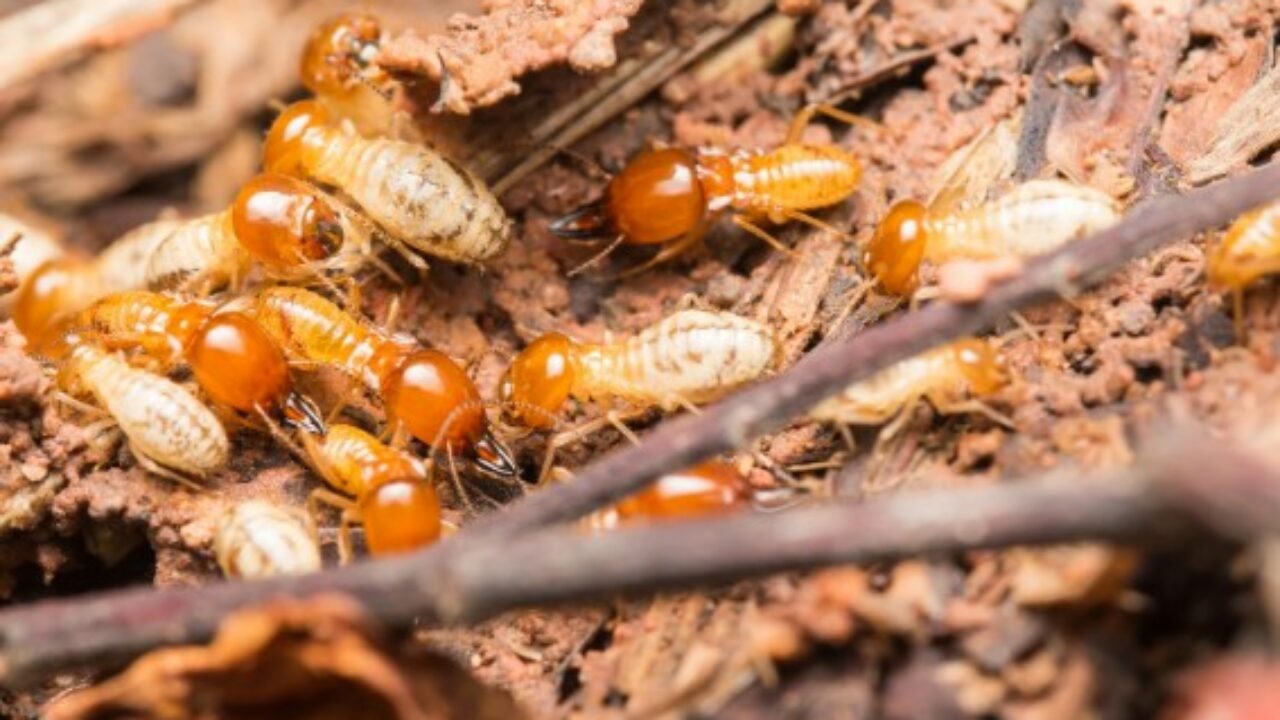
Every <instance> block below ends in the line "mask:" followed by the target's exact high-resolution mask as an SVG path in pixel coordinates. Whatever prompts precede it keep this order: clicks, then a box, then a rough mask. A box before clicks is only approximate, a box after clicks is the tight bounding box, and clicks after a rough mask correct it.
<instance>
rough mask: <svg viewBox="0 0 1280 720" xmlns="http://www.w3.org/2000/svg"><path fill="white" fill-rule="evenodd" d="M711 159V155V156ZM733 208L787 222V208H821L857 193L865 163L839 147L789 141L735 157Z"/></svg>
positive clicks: (779, 221)
mask: <svg viewBox="0 0 1280 720" xmlns="http://www.w3.org/2000/svg"><path fill="white" fill-rule="evenodd" d="M708 157H709V156H708ZM730 162H731V163H732V168H733V170H732V172H733V180H734V182H733V186H734V193H733V206H734V207H735V208H737V209H739V210H741V211H743V212H746V213H748V214H749V215H753V216H757V217H766V218H768V219H769V220H770V221H771V222H774V223H783V222H786V221H787V220H788V219H790V218H789V217H788V216H787V215H786V213H785V211H786V210H816V209H819V208H824V207H828V206H830V205H835V204H836V203H838V202H840V201H842V200H844V199H845V198H847V197H849V195H851V194H853V192H854V190H855V189H856V188H857V187H858V182H859V180H861V178H862V166H861V163H859V162H858V160H857V158H855V157H853V155H852V154H850V153H849V152H848V151H847V150H844V149H843V148H840V147H837V146H834V145H800V144H795V145H784V146H782V147H779V148H776V149H773V150H767V151H739V152H737V153H734V155H733V156H731V161H730Z"/></svg>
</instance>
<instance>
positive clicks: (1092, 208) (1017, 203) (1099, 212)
mask: <svg viewBox="0 0 1280 720" xmlns="http://www.w3.org/2000/svg"><path fill="white" fill-rule="evenodd" d="M1119 219H1120V211H1119V208H1118V207H1117V205H1116V202H1115V201H1114V200H1113V199H1112V198H1111V196H1109V195H1107V194H1106V193H1103V192H1100V191H1098V190H1094V189H1093V188H1090V187H1086V186H1083V185H1076V184H1073V183H1067V182H1062V181H1060V180H1032V181H1030V182H1026V183H1023V184H1022V185H1019V186H1018V187H1016V188H1014V189H1013V190H1010V191H1009V192H1008V193H1006V194H1005V195H1003V196H1001V197H1000V198H999V199H997V200H995V201H994V202H991V203H988V204H985V205H980V206H978V207H975V208H969V209H966V210H959V211H957V212H954V213H949V214H946V215H943V216H940V217H930V218H929V219H928V220H926V227H927V229H928V232H929V235H930V240H929V242H928V243H927V244H926V245H925V251H924V256H925V258H926V259H928V260H932V261H934V262H945V261H947V260H952V259H958V258H972V259H982V258H998V257H1009V256H1015V257H1032V256H1035V255H1042V254H1044V253H1047V252H1049V251H1051V250H1055V249H1057V248H1058V247H1059V246H1061V245H1062V244H1063V243H1065V242H1068V241H1070V240H1074V239H1075V238H1078V237H1082V236H1084V235H1088V234H1090V233H1094V232H1097V231H1099V230H1102V229H1104V228H1107V227H1110V226H1111V225H1113V224H1115V222H1116V221H1117V220H1119Z"/></svg>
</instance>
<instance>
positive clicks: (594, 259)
mask: <svg viewBox="0 0 1280 720" xmlns="http://www.w3.org/2000/svg"><path fill="white" fill-rule="evenodd" d="M626 237H627V236H626V235H619V236H618V237H616V238H614V239H613V240H612V241H611V242H610V243H609V244H608V245H605V247H604V249H603V250H601V251H600V252H598V253H596V254H595V255H592V256H591V257H589V258H587V259H586V260H584V261H583V262H581V263H579V264H578V266H577V267H575V268H573V269H572V270H570V271H569V272H567V273H565V277H573V276H575V275H577V274H579V273H581V272H582V271H583V270H586V269H587V268H589V267H591V266H593V265H595V264H597V263H599V262H600V261H601V260H604V259H605V258H607V257H609V256H610V255H611V254H613V251H614V250H617V249H618V246H619V245H621V244H622V241H623V240H625V239H626Z"/></svg>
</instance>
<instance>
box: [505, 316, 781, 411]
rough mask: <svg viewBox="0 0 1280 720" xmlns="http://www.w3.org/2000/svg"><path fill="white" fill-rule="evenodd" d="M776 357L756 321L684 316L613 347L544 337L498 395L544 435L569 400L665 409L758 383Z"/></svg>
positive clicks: (518, 360) (524, 354)
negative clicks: (620, 401) (620, 402)
mask: <svg viewBox="0 0 1280 720" xmlns="http://www.w3.org/2000/svg"><path fill="white" fill-rule="evenodd" d="M779 355H780V351H779V345H778V341H777V338H775V337H774V335H773V333H772V332H771V331H770V330H769V328H767V327H765V326H763V325H760V324H759V323H756V322H753V321H751V320H748V319H746V318H743V317H739V316H737V315H734V314H732V313H727V312H707V311H703V310H684V311H681V312H677V313H675V314H674V315H671V316H670V317H667V318H666V319H664V320H662V321H660V322H658V323H657V324H655V325H653V326H652V327H649V328H646V329H645V330H643V331H641V332H640V333H639V334H637V335H636V336H634V337H631V338H628V339H626V340H622V341H619V342H610V343H603V344H590V343H577V342H574V341H573V340H570V339H569V338H568V337H565V336H564V335H561V334H560V333H547V334H545V335H543V336H541V337H539V338H538V339H537V340H534V341H533V342H532V343H530V344H529V346H528V347H526V348H525V349H524V350H522V351H520V353H519V354H518V355H517V356H516V357H515V358H514V359H513V360H512V361H511V366H510V367H509V368H508V369H507V373H506V375H505V376H504V377H503V380H502V384H501V386H500V394H501V397H502V400H503V402H504V403H505V404H506V406H507V411H508V413H509V414H511V415H512V416H513V417H514V418H515V419H516V421H517V422H519V423H520V424H522V425H524V426H526V427H531V428H539V429H548V428H550V427H552V426H554V425H555V423H556V420H555V418H556V417H557V414H558V413H559V411H560V410H561V408H562V407H563V405H564V403H565V401H566V400H568V399H569V398H570V397H576V398H578V399H579V400H595V401H608V400H610V399H614V398H617V399H621V400H625V401H628V402H630V403H634V404H637V405H640V406H645V407H648V406H654V405H656V406H659V407H661V408H663V409H666V410H671V409H674V408H676V407H680V406H682V405H688V404H690V403H701V402H707V401H710V400H714V399H715V398H718V397H720V396H722V395H724V394H726V393H728V392H730V391H731V390H734V389H735V388H737V387H740V386H742V385H744V384H746V383H749V382H752V381H754V380H757V379H759V378H760V377H761V376H762V375H764V374H765V373H767V372H769V370H771V369H772V368H773V367H774V366H775V365H776V364H777V362H778V359H779Z"/></svg>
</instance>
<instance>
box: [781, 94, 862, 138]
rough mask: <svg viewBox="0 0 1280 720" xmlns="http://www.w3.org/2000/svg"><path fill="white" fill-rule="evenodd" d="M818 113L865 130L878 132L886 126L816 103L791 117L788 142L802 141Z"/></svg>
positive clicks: (831, 106)
mask: <svg viewBox="0 0 1280 720" xmlns="http://www.w3.org/2000/svg"><path fill="white" fill-rule="evenodd" d="M818 113H821V114H823V115H826V116H827V117H829V118H834V119H836V120H839V121H840V122H844V123H848V124H850V125H852V126H854V127H858V128H862V129H864V130H872V131H874V132H877V133H879V132H883V131H884V126H883V125H881V124H880V123H878V122H876V121H874V120H868V119H867V118H864V117H862V116H861V115H855V114H853V113H851V112H845V111H844V110H841V109H840V108H838V107H835V106H833V105H826V104H822V103H815V104H812V105H805V106H804V107H802V108H800V111H799V112H797V113H796V116H795V117H794V118H792V119H791V128H790V129H789V130H788V131H787V139H786V144H788V145H792V144H795V143H798V142H800V138H801V136H803V135H804V129H805V128H806V127H808V126H809V123H811V122H813V116H814V115H817V114H818Z"/></svg>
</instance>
